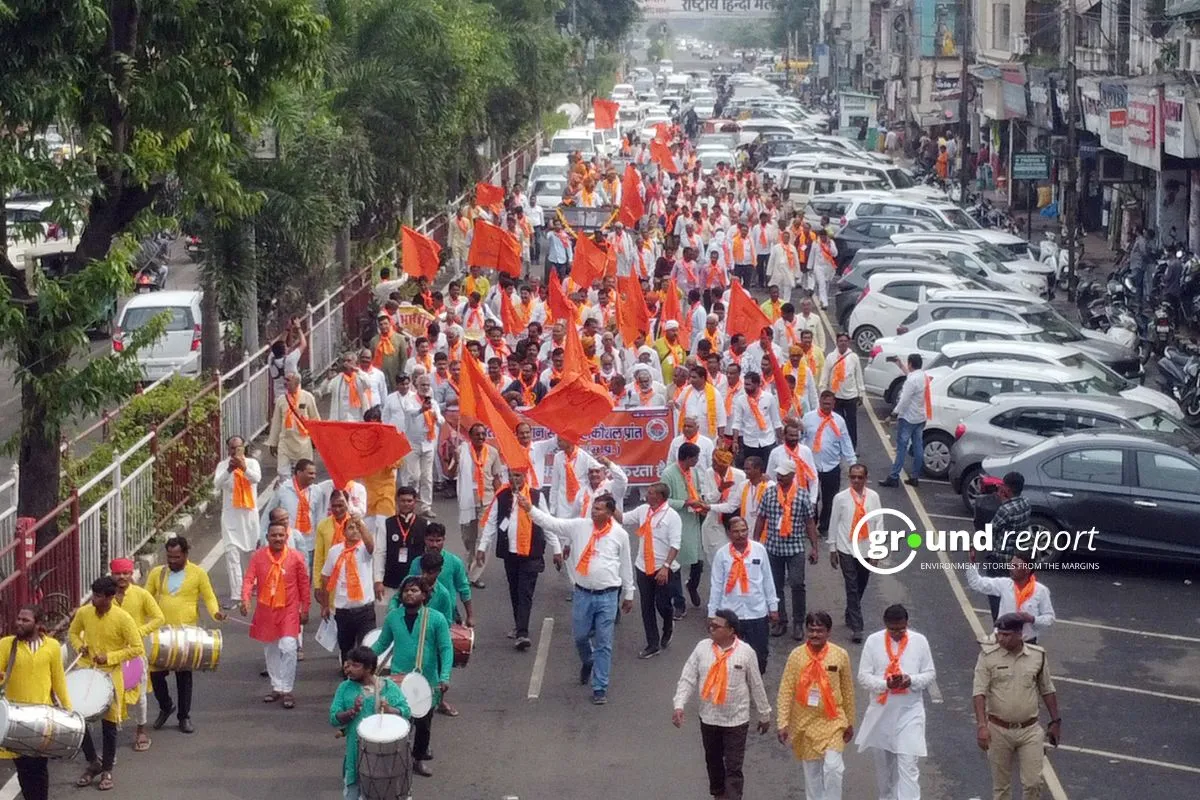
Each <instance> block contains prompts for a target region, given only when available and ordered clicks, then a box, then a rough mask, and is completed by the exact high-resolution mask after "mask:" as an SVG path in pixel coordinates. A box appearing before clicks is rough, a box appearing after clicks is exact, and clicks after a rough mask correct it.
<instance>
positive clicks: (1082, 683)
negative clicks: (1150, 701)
mask: <svg viewBox="0 0 1200 800" xmlns="http://www.w3.org/2000/svg"><path fill="white" fill-rule="evenodd" d="M1054 680H1055V681H1061V682H1063V683H1073V684H1076V685H1078V686H1092V687H1094V688H1097V689H1112V690H1114V691H1117V692H1130V693H1131V694H1144V695H1148V696H1150V697H1161V698H1163V699H1164V700H1179V701H1181V702H1184V703H1197V704H1200V697H1189V696H1188V695H1184V694H1170V693H1168V692H1156V691H1153V690H1151V689H1136V688H1134V687H1132V686H1118V685H1116V684H1113V683H1100V682H1099V681H1090V680H1084V679H1082V678H1065V677H1063V676H1062V675H1055V676H1054Z"/></svg>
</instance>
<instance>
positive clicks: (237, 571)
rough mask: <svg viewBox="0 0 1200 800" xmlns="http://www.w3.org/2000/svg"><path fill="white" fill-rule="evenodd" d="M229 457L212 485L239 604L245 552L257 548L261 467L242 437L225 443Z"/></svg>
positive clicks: (233, 599) (232, 596) (227, 565)
mask: <svg viewBox="0 0 1200 800" xmlns="http://www.w3.org/2000/svg"><path fill="white" fill-rule="evenodd" d="M226 446H227V447H228V448H229V456H228V457H227V458H225V459H223V460H222V461H221V463H220V464H218V465H217V471H216V474H215V475H214V476H213V484H214V485H215V486H216V488H217V489H218V490H220V492H221V541H222V542H224V543H225V568H226V569H227V570H229V593H230V594H229V596H230V600H231V602H234V603H236V602H237V601H238V592H240V591H241V590H242V576H243V574H244V569H243V566H242V559H243V558H244V557H246V556H243V553H253V552H254V551H255V549H257V545H258V482H259V481H260V480H262V467H260V466H259V464H258V460H257V459H253V458H248V457H247V456H246V443H245V442H244V441H242V437H240V436H231V437H229V441H228V442H226Z"/></svg>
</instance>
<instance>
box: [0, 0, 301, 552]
mask: <svg viewBox="0 0 1200 800" xmlns="http://www.w3.org/2000/svg"><path fill="white" fill-rule="evenodd" d="M324 30H325V23H324V20H323V18H322V17H321V16H320V15H318V14H317V13H316V11H315V10H314V9H313V7H312V5H311V3H309V2H308V0H182V1H180V0H173V1H168V0H141V2H135V0H79V2H75V3H68V4H62V3H57V4H47V3H45V2H42V1H41V0H6V2H5V4H4V5H3V7H0V41H3V42H4V47H3V48H0V131H2V132H3V133H0V198H4V197H6V196H7V195H8V194H9V193H10V192H11V191H14V190H24V191H35V192H39V193H47V194H49V195H51V196H53V197H54V198H55V204H54V206H53V207H52V215H53V216H55V217H57V220H58V221H59V222H61V223H62V224H64V225H67V226H70V227H73V228H74V229H75V230H76V232H77V233H78V245H77V246H76V247H75V249H74V250H73V251H72V252H71V253H70V255H69V257H68V258H67V259H66V264H65V267H64V270H65V274H66V277H54V276H51V275H49V274H45V273H38V272H35V273H34V274H32V275H26V271H25V270H24V269H22V268H21V267H19V266H18V265H17V264H14V263H13V261H12V259H10V258H9V256H8V247H7V245H8V241H9V239H8V235H7V231H6V230H3V229H0V243H2V244H0V249H2V250H3V253H2V254H0V279H2V280H0V348H3V353H4V355H5V356H6V357H7V358H9V359H10V360H11V361H13V362H14V363H15V364H16V367H17V369H16V374H17V380H18V382H19V384H20V391H21V400H22V417H21V425H20V431H19V434H18V438H19V447H18V462H19V465H20V469H21V481H20V489H19V499H18V513H20V514H21V515H27V516H32V517H41V516H43V515H45V514H46V513H47V512H49V511H50V510H51V509H52V508H53V507H54V506H55V505H56V504H57V502H58V498H59V468H60V454H59V447H58V444H59V439H60V435H61V429H62V425H63V423H64V421H65V420H67V419H69V418H71V417H72V416H73V415H75V414H78V413H86V412H88V411H95V410H98V409H99V408H100V407H101V406H102V405H103V404H104V403H106V402H109V401H111V400H112V399H114V398H116V397H120V396H121V395H122V394H124V393H127V392H128V391H129V390H130V388H131V386H132V380H133V378H134V376H135V374H134V373H135V368H134V366H133V365H132V364H131V363H130V362H129V360H128V359H127V358H121V357H110V358H96V359H85V360H84V363H83V364H82V365H78V364H77V363H75V359H77V358H82V357H83V356H84V355H86V352H87V350H86V345H87V338H86V331H87V329H88V328H89V327H92V326H94V325H95V323H96V322H97V320H98V318H99V317H100V315H101V312H100V309H101V308H103V307H104V306H106V305H107V304H108V303H110V302H111V300H112V299H114V298H115V297H116V296H117V295H118V294H120V293H121V292H122V291H123V290H125V289H126V288H127V286H128V284H129V276H128V272H127V263H128V260H129V258H128V256H129V250H130V237H133V236H137V235H139V234H144V233H145V232H147V231H148V230H149V229H150V228H151V227H157V226H162V225H167V224H170V222H171V221H170V220H162V219H157V220H156V219H154V216H155V215H154V213H153V211H152V210H151V206H152V204H153V203H154V202H155V201H156V200H157V199H159V198H160V196H162V195H163V193H164V188H165V187H166V186H167V184H168V181H169V180H170V179H172V177H173V178H174V179H177V181H178V183H179V187H180V191H181V197H182V198H183V199H184V211H186V210H187V208H188V206H190V205H192V204H195V203H202V204H203V205H205V206H207V207H209V208H216V209H220V210H222V211H225V210H232V211H235V212H236V211H238V210H245V211H248V210H251V209H252V208H253V203H252V198H251V197H250V196H248V194H247V193H246V192H245V191H243V189H242V187H241V186H240V185H239V183H238V181H237V179H236V177H235V176H234V175H233V174H232V172H231V171H230V164H231V161H232V159H231V154H232V153H234V152H235V151H236V149H237V148H238V146H239V144H238V143H237V142H236V141H235V140H234V137H232V136H231V135H230V133H229V131H230V130H231V122H232V123H233V124H234V125H237V126H249V125H250V124H251V121H252V120H253V119H255V118H256V117H257V116H258V115H259V114H260V113H261V111H262V109H263V108H264V107H265V106H266V105H267V103H268V101H269V100H270V99H271V97H272V94H273V92H274V91H275V90H276V88H277V87H278V85H279V83H280V81H302V80H303V79H304V78H305V76H308V75H310V74H312V71H313V69H314V67H315V66H318V65H319V63H320V59H321V51H322V41H323V35H324ZM55 124H58V125H62V124H65V126H66V127H68V128H69V129H70V130H71V131H73V132H74V135H75V136H76V137H77V138H78V141H79V143H80V145H81V151H80V152H79V153H78V154H77V157H75V158H69V159H66V160H63V161H58V160H56V159H54V158H52V157H51V154H50V153H49V151H48V150H47V148H46V147H45V146H44V145H41V144H39V143H38V142H37V140H36V138H35V136H36V134H37V133H39V132H41V131H44V130H46V129H47V127H48V126H50V125H55ZM0 203H3V200H2V199H0ZM0 210H2V209H0ZM77 216H78V222H77V224H76V217H77ZM3 219H4V215H3V214H0V226H4V224H5V223H4V222H3ZM52 534H53V531H47V532H46V535H52Z"/></svg>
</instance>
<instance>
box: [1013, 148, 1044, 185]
mask: <svg viewBox="0 0 1200 800" xmlns="http://www.w3.org/2000/svg"><path fill="white" fill-rule="evenodd" d="M1012 179H1013V180H1014V181H1048V180H1050V154H1049V153H1013V154H1012Z"/></svg>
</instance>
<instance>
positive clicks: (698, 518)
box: [662, 442, 719, 620]
mask: <svg viewBox="0 0 1200 800" xmlns="http://www.w3.org/2000/svg"><path fill="white" fill-rule="evenodd" d="M710 458H711V456H710ZM662 482H663V483H664V484H666V486H667V491H668V492H669V493H670V499H669V500H668V502H669V503H670V505H671V508H673V509H675V511H676V512H678V514H679V517H680V519H681V520H682V522H683V528H682V533H681V535H680V544H679V565H680V567H683V568H687V570H688V578H687V590H688V597H689V599H691V601H692V605H693V606H697V607H698V606H699V605H700V577H701V575H702V573H703V570H704V561H703V558H704V554H703V551H702V550H701V549H700V528H701V524H702V521H703V516H704V514H706V513H707V511H708V505H709V504H710V503H714V502H716V501H717V500H718V499H719V497H718V495H717V489H716V486H714V485H713V484H712V470H710V469H705V468H702V467H700V447H699V445H696V444H692V443H690V442H684V443H683V444H681V445H679V452H678V453H677V455H676V459H675V461H674V463H672V464H671V465H670V466H669V467H667V468H666V469H665V470H664V471H663V474H662ZM672 601H673V604H674V607H675V619H677V620H679V619H683V618H684V616H685V615H686V614H687V605H686V603H685V602H684V598H683V592H681V591H680V592H675V593H674V595H673V597H672Z"/></svg>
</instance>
